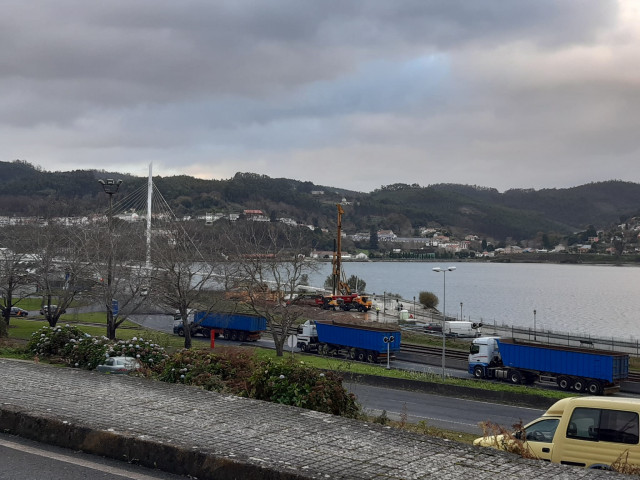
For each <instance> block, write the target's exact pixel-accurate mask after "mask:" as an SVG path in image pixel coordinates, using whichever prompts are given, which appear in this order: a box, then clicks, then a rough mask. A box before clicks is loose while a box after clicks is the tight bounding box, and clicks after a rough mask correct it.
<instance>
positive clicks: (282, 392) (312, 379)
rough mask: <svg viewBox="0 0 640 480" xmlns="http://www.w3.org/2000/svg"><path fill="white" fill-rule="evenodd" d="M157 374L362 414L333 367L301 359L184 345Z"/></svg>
mask: <svg viewBox="0 0 640 480" xmlns="http://www.w3.org/2000/svg"><path fill="white" fill-rule="evenodd" d="M158 379H159V380H161V381H164V382H171V383H183V384H185V385H193V386H198V387H201V388H204V389H206V390H214V391H217V392H227V393H232V394H234V395H239V396H243V397H250V398H255V399H258V400H265V401H269V402H275V403H281V404H283V405H293V406H297V407H302V408H307V409H309V410H316V411H318V412H325V413H331V414H334V415H342V416H345V417H350V418H357V417H359V416H360V406H359V405H358V404H357V402H356V400H355V396H353V395H352V394H350V393H348V392H347V391H346V390H345V389H344V387H343V386H342V379H341V378H340V377H339V376H338V375H337V374H335V373H334V372H327V373H323V372H321V371H320V370H318V369H316V368H312V367H308V366H306V365H304V363H302V362H300V363H294V362H292V361H288V362H284V363H282V362H275V361H273V360H264V361H259V360H258V359H257V357H256V356H255V355H254V354H253V353H247V352H246V351H244V350H242V349H237V348H229V349H224V350H223V349H221V350H220V353H217V352H216V353H209V352H206V351H202V350H182V351H181V352H178V353H176V354H174V355H172V356H171V357H170V358H169V359H167V360H166V361H165V362H164V364H163V365H162V371H161V372H160V373H159V375H158Z"/></svg>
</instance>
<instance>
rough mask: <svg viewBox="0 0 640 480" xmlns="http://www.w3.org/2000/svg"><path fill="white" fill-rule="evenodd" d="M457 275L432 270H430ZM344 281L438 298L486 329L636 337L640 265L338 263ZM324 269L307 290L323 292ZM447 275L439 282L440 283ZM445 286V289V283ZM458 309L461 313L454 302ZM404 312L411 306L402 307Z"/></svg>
mask: <svg viewBox="0 0 640 480" xmlns="http://www.w3.org/2000/svg"><path fill="white" fill-rule="evenodd" d="M450 266H455V267H456V270H454V271H452V272H447V273H446V275H445V274H443V273H437V272H434V271H433V270H432V269H433V268H434V267H442V268H446V267H450ZM342 267H343V270H344V272H345V274H346V276H347V277H350V276H351V275H356V276H358V277H359V278H362V279H363V280H364V281H365V282H366V291H367V293H370V294H371V293H375V294H376V296H377V297H380V299H381V298H382V296H383V292H391V293H396V294H399V295H400V296H401V297H402V298H404V299H407V300H410V301H413V298H414V296H415V297H416V302H417V299H418V295H419V293H420V292H421V291H429V292H433V293H435V294H436V295H437V296H438V299H439V300H440V303H439V305H438V309H439V310H442V308H443V300H444V298H443V297H444V296H445V295H443V293H444V289H445V288H446V306H445V307H446V313H447V315H449V316H452V317H458V318H460V316H461V310H462V318H463V319H464V320H471V321H473V322H479V321H482V322H484V323H485V324H488V323H491V324H493V323H495V324H498V325H514V326H521V327H529V328H533V327H534V313H533V311H534V310H535V311H536V314H535V324H536V325H535V327H536V329H537V330H555V331H559V332H571V333H576V334H578V333H579V334H584V335H592V336H599V337H615V338H623V339H634V340H638V339H640V314H639V309H638V305H639V303H640V298H639V296H640V295H639V294H640V267H637V266H610V265H602V266H601V265H555V264H540V263H474V262H468V263H467V262H451V263H447V262H440V263H436V262H419V263H405V262H344V263H343V265H342ZM330 273H331V264H330V263H324V264H321V265H320V269H319V271H318V272H316V273H314V274H312V275H310V284H311V285H314V286H322V284H323V283H324V280H325V278H326V277H327V276H328V275H329V274H330ZM445 277H446V280H445ZM445 283H446V285H445ZM461 303H462V308H461V306H460V304H461ZM404 307H405V308H407V309H411V308H412V305H407V304H405V305H404Z"/></svg>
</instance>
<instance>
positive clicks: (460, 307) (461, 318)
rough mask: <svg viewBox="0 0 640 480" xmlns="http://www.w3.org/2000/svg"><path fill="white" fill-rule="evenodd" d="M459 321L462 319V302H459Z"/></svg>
mask: <svg viewBox="0 0 640 480" xmlns="http://www.w3.org/2000/svg"><path fill="white" fill-rule="evenodd" d="M460 321H462V302H460Z"/></svg>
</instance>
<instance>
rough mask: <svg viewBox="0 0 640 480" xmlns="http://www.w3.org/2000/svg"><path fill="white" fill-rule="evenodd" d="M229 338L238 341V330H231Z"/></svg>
mask: <svg viewBox="0 0 640 480" xmlns="http://www.w3.org/2000/svg"><path fill="white" fill-rule="evenodd" d="M231 340H232V341H234V342H237V341H238V332H236V331H235V330H231Z"/></svg>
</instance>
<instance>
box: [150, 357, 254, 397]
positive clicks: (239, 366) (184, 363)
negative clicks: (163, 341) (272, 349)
mask: <svg viewBox="0 0 640 480" xmlns="http://www.w3.org/2000/svg"><path fill="white" fill-rule="evenodd" d="M216 350H218V348H216ZM220 352H221V353H209V352H207V351H204V350H182V351H180V352H178V353H175V354H174V355H172V356H171V357H169V358H168V359H167V360H166V361H165V362H164V363H163V364H162V371H161V372H160V374H159V375H158V379H159V380H161V381H163V382H169V383H183V384H185V385H194V386H198V387H202V388H204V389H205V390H214V391H217V392H223V391H224V392H228V393H233V394H235V395H240V396H245V397H246V396H249V389H248V382H247V379H248V378H249V377H250V376H251V373H252V372H253V371H254V370H255V368H256V357H255V355H254V354H253V353H248V352H245V351H242V350H239V349H220Z"/></svg>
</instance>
